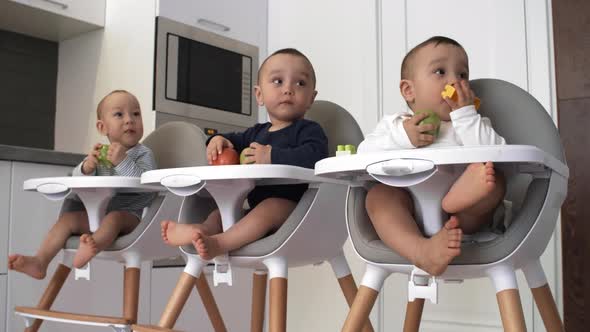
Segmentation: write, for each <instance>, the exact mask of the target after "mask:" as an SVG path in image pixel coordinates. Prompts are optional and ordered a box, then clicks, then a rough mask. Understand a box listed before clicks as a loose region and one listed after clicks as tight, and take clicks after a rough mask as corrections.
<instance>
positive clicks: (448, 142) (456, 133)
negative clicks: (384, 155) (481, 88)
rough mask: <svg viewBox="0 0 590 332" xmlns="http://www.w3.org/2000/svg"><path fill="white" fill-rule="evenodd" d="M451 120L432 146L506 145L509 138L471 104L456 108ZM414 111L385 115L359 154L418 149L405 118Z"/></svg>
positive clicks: (441, 123) (362, 145) (441, 127)
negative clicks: (411, 139) (405, 127)
mask: <svg viewBox="0 0 590 332" xmlns="http://www.w3.org/2000/svg"><path fill="white" fill-rule="evenodd" d="M450 115H451V120H450V121H441V122H440V129H439V133H438V137H437V138H436V140H435V141H434V143H432V144H430V145H428V147H429V148H435V147H443V146H473V145H504V144H506V140H505V139H504V138H503V137H502V136H500V135H498V133H496V131H495V130H494V128H492V123H491V121H490V119H488V118H486V117H482V116H481V115H480V114H479V113H477V111H476V110H475V106H473V105H468V106H465V107H462V108H460V109H457V110H455V111H452V112H451V113H450ZM412 116H413V113H412V112H399V113H395V114H392V115H388V116H385V117H383V119H381V121H380V122H379V123H378V124H377V128H375V130H374V131H373V132H372V133H370V134H368V135H367V136H366V137H365V140H364V141H362V142H361V144H360V145H359V148H358V152H359V153H364V152H373V151H384V150H399V149H414V148H416V147H415V146H413V145H412V143H411V142H410V138H409V137H408V134H407V133H406V130H405V129H404V125H403V122H404V120H405V119H407V118H410V117H412Z"/></svg>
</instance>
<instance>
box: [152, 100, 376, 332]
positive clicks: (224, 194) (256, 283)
mask: <svg viewBox="0 0 590 332" xmlns="http://www.w3.org/2000/svg"><path fill="white" fill-rule="evenodd" d="M307 118H309V119H311V120H314V121H316V122H318V123H319V124H320V125H321V126H322V127H323V129H324V131H325V133H326V135H327V136H328V141H329V142H330V145H329V153H330V155H333V154H334V153H335V151H336V145H337V144H355V145H357V144H358V143H359V142H360V141H361V140H362V138H363V136H362V133H361V131H360V128H359V127H358V125H357V124H356V122H355V120H354V119H353V118H352V116H351V115H350V114H349V113H348V112H346V111H345V110H344V109H342V108H341V107H339V106H338V105H336V104H333V103H330V102H327V101H316V102H315V103H314V104H313V106H312V108H311V109H310V110H309V111H308V115H307ZM298 182H299V183H300V182H307V183H310V187H309V189H308V190H307V191H306V192H305V194H304V195H303V197H302V198H301V201H300V202H299V203H298V204H297V206H296V208H295V210H293V212H292V213H291V215H290V216H289V217H288V219H287V221H286V222H285V223H284V224H283V225H282V226H281V228H279V229H278V230H277V231H276V232H275V233H273V234H271V235H269V236H267V237H265V238H262V239H260V240H258V241H255V242H253V243H250V244H248V245H246V246H244V247H242V248H240V249H238V250H235V251H232V252H230V253H229V255H224V256H220V257H217V258H216V259H215V260H214V262H215V271H214V272H213V279H214V283H215V284H218V283H228V284H230V285H231V283H232V275H231V268H232V267H233V266H239V267H247V268H252V269H254V270H255V272H254V276H253V287H252V293H253V297H252V319H251V326H250V328H251V331H263V325H264V312H265V298H266V283H267V279H270V290H269V301H270V304H269V328H268V331H271V332H277V331H285V330H286V320H287V316H286V314H287V270H288V267H296V266H302V265H308V264H314V263H320V262H323V261H328V262H330V264H331V266H332V268H333V270H334V273H335V275H336V278H337V279H338V282H339V283H340V286H341V289H342V291H343V293H344V296H345V298H346V300H347V302H348V303H349V305H350V304H351V303H352V301H353V299H354V296H355V294H356V291H357V288H356V285H355V283H354V279H353V278H352V275H351V272H350V269H349V266H348V263H347V262H346V259H345V257H344V254H343V251H342V246H343V245H344V242H345V241H346V239H347V233H346V228H345V227H346V226H345V223H344V207H345V206H344V202H345V199H346V194H347V190H348V189H347V185H346V183H344V182H342V181H333V180H330V179H322V178H319V177H315V176H314V175H313V170H311V169H306V168H301V167H296V166H288V165H225V166H208V167H194V168H183V169H172V170H157V171H151V172H146V173H145V174H144V175H143V176H142V183H144V184H157V183H160V184H162V185H164V186H166V187H167V188H168V189H169V190H170V191H172V192H175V193H177V194H178V195H182V196H185V198H184V202H183V204H182V208H181V211H180V216H179V222H180V223H194V222H202V221H203V220H204V219H205V217H206V214H203V213H202V211H203V210H201V209H199V208H198V207H199V206H201V205H202V203H201V200H202V199H203V196H204V195H202V194H201V192H200V190H202V189H203V188H204V189H203V190H205V189H206V191H207V193H208V194H211V195H212V196H213V198H214V199H215V201H216V203H217V205H218V207H219V209H220V213H221V217H222V223H223V229H224V230H226V229H228V228H229V227H231V225H232V224H233V223H234V222H235V221H237V220H238V219H239V218H240V217H241V215H242V213H243V211H242V205H243V202H244V199H245V198H246V196H247V194H248V192H249V191H250V190H251V189H252V188H253V187H254V186H255V185H264V184H276V183H298ZM197 192H198V194H194V193H197ZM205 195H206V194H205ZM180 250H181V252H182V253H183V254H184V255H185V256H186V260H187V265H186V267H185V270H184V272H183V274H182V275H181V277H180V280H179V281H178V284H177V286H176V289H175V290H174V292H173V294H172V295H171V297H170V300H169V302H168V305H167V306H166V309H165V310H164V313H163V314H162V316H161V319H160V322H159V324H158V326H159V327H160V328H172V327H173V326H174V324H175V322H176V320H177V318H178V316H179V315H180V312H181V310H182V307H183V306H184V303H185V301H186V299H187V298H188V296H189V294H190V288H188V287H186V286H184V284H186V283H188V284H190V283H192V281H191V279H193V278H195V277H198V276H199V275H200V274H201V273H202V270H203V267H204V265H205V263H206V262H204V261H203V260H201V259H200V257H199V256H198V254H197V253H196V251H195V249H194V247H193V246H192V245H190V246H183V247H181V248H180ZM365 322H366V326H365V331H372V330H373V329H372V327H371V325H370V322H369V321H368V320H366V321H364V322H363V325H364V324H365ZM143 328H144V327H143ZM224 330H225V329H222V328H216V329H215V331H224ZM242 330H245V328H244V329H242ZM153 331H157V330H153Z"/></svg>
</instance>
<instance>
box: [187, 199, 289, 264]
mask: <svg viewBox="0 0 590 332" xmlns="http://www.w3.org/2000/svg"><path fill="white" fill-rule="evenodd" d="M296 205H297V203H296V202H293V201H290V200H288V199H283V198H267V199H265V200H263V201H262V202H260V204H258V205H257V206H256V207H255V208H254V209H252V211H250V213H248V214H247V215H246V216H244V218H242V219H241V220H240V221H239V222H238V223H236V224H235V225H233V226H232V227H231V228H230V229H228V230H227V231H225V232H223V233H219V234H216V235H213V236H210V235H207V234H204V233H203V232H201V231H200V230H197V231H195V233H194V236H193V245H194V246H195V249H197V252H198V253H199V256H201V258H203V259H212V258H215V257H216V256H218V255H221V254H224V253H227V252H228V251H231V250H234V249H238V248H240V247H242V246H244V245H246V244H248V243H251V242H254V241H256V240H258V239H260V238H262V237H263V236H265V235H266V234H267V233H268V232H270V231H272V230H276V229H278V228H279V227H280V226H281V225H282V224H283V223H284V222H285V220H287V217H288V216H289V215H290V214H291V212H292V211H293V209H294V208H295V206H296ZM220 220H221V219H220Z"/></svg>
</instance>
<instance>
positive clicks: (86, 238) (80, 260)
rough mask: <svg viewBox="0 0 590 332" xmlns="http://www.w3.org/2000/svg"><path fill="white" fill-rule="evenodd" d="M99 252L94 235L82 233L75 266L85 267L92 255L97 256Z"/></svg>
mask: <svg viewBox="0 0 590 332" xmlns="http://www.w3.org/2000/svg"><path fill="white" fill-rule="evenodd" d="M97 253H98V248H97V247H96V242H94V238H93V237H92V235H90V234H82V236H80V246H79V247H78V251H76V254H75V255H74V262H73V265H74V267H75V268H78V269H79V268H82V267H84V265H86V264H87V263H88V262H89V261H90V260H91V259H92V257H94V256H96V254H97Z"/></svg>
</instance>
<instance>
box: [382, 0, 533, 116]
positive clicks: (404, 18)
mask: <svg viewBox="0 0 590 332" xmlns="http://www.w3.org/2000/svg"><path fill="white" fill-rule="evenodd" d="M425 8H428V10H425ZM382 22H383V38H382V40H383V82H384V91H383V104H384V113H385V114H389V113H393V112H397V111H399V110H400V109H403V108H405V107H406V104H405V101H404V100H403V99H402V98H401V96H400V92H399V80H400V67H401V62H402V59H403V57H404V55H405V54H406V53H407V52H408V51H409V50H410V49H412V48H413V47H414V46H416V45H418V44H419V43H421V42H423V41H425V40H426V39H428V38H430V37H432V36H435V35H442V36H447V37H450V38H453V39H455V40H457V41H458V42H459V43H460V44H461V45H463V47H464V48H465V50H466V51H467V54H468V56H469V69H470V79H476V78H487V77H493V78H499V79H503V80H506V81H509V82H512V83H514V84H516V85H518V86H520V87H521V88H523V89H525V90H526V89H527V87H528V86H527V83H528V82H527V41H526V29H525V23H526V20H525V12H524V4H523V1H512V0H499V1H495V0H482V1H469V0H458V1H453V2H452V3H446V2H441V1H436V0H417V1H408V2H407V3H406V6H404V4H403V3H401V2H397V1H383V7H382Z"/></svg>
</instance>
